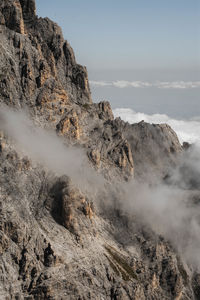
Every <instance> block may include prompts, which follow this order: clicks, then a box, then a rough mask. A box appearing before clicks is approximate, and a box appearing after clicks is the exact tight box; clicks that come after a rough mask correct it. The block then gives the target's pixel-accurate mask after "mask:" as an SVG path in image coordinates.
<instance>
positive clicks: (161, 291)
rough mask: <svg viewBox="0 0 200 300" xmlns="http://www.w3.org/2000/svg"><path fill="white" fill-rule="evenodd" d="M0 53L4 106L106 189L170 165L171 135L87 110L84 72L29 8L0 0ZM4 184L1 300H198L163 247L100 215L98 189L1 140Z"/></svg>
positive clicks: (150, 235) (174, 148) (184, 271)
mask: <svg viewBox="0 0 200 300" xmlns="http://www.w3.org/2000/svg"><path fill="white" fill-rule="evenodd" d="M0 49H1V51H0V103H2V104H4V105H7V106H9V107H14V108H15V109H21V108H23V109H24V108H26V110H28V111H29V114H30V116H31V118H32V119H33V120H34V122H35V123H36V124H39V125H40V126H42V127H44V128H50V129H51V130H54V131H56V132H57V134H58V135H60V136H62V137H63V138H64V139H66V141H68V142H69V143H71V144H73V145H79V146H81V147H82V148H83V149H85V152H86V154H87V156H88V159H89V160H90V163H91V166H92V167H93V168H94V169H95V170H96V171H97V172H99V173H101V174H103V176H104V177H105V178H106V179H107V180H108V185H109V184H111V183H112V181H114V180H118V181H121V182H122V181H128V180H130V179H131V177H133V176H135V177H136V178H139V179H140V178H144V177H145V176H146V175H147V173H148V174H149V173H150V175H152V174H157V175H159V176H164V175H165V174H166V172H167V169H168V167H169V166H172V165H175V163H176V156H177V155H178V154H179V153H180V152H181V151H182V147H181V145H180V144H179V141H178V138H177V136H176V134H175V133H174V132H173V130H172V129H171V128H170V127H169V126H168V125H165V124H163V125H155V124H147V123H144V122H140V123H138V124H133V125H130V124H128V123H125V122H123V121H122V120H120V119H114V117H113V114H112V110H111V107H110V104H109V103H108V102H105V101H104V102H100V103H98V104H96V103H93V102H92V99H91V94H90V89H89V84H88V76H87V70H86V68H85V67H83V66H81V65H79V64H77V63H76V60H75V55H74V53H73V50H72V48H71V46H70V45H69V43H68V42H67V41H65V40H64V38H63V35H62V31H61V29H60V28H59V26H58V25H57V24H55V23H54V22H52V21H51V20H49V19H48V18H44V19H43V18H38V17H37V15H36V10H35V1H34V0H2V1H1V3H0ZM164 158H165V159H164ZM147 171H148V172H147ZM0 174H1V175H0V236H1V239H0V254H1V256H0V278H1V281H0V295H1V299H58V300H59V299H77V300H78V299H79V300H80V299H82V300H83V299H99V300H100V299H101V300H102V299H113V300H114V299H118V300H119V299H123V300H126V299H138V300H142V299H177V300H178V299H195V297H196V299H199V297H200V293H199V276H198V275H193V276H192V272H191V269H190V267H189V266H187V265H186V264H185V263H184V262H183V261H182V260H181V258H180V257H179V256H178V254H177V253H176V251H175V250H174V249H173V247H172V246H171V245H170V243H169V242H167V241H165V240H164V239H163V238H162V237H161V236H157V235H156V234H155V233H154V232H152V231H151V230H150V229H149V228H144V226H143V225H142V224H140V222H139V220H136V219H134V220H131V222H130V220H128V219H127V218H126V216H124V215H123V214H122V213H121V212H120V210H119V209H118V208H117V207H116V208H115V207H109V211H108V209H107V208H105V207H101V206H98V205H97V203H101V202H102V203H104V204H105V203H106V202H108V203H109V202H110V199H108V198H107V197H110V194H109V193H107V192H106V190H105V191H101V193H100V195H98V196H96V195H91V194H84V193H83V192H81V191H80V190H79V189H78V188H77V187H76V186H75V185H74V183H73V182H72V181H71V180H70V178H69V177H68V176H67V175H68V174H65V175H64V176H61V177H58V176H57V175H56V174H54V173H52V172H49V170H48V169H46V168H44V167H42V166H41V165H38V164H37V163H36V162H33V161H30V159H29V158H28V157H25V156H24V155H23V154H21V153H19V152H18V151H17V150H16V148H15V145H14V144H13V143H12V141H11V140H10V139H9V138H8V137H7V136H6V134H5V133H4V132H1V135H0ZM114 196H115V195H114ZM114 196H113V197H114ZM97 197H98V199H96V198H97Z"/></svg>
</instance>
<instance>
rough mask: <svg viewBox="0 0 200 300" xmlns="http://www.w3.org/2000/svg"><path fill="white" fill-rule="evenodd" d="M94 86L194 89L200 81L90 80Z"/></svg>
mask: <svg viewBox="0 0 200 300" xmlns="http://www.w3.org/2000/svg"><path fill="white" fill-rule="evenodd" d="M90 85H91V86H93V87H106V86H107V87H115V88H121V89H123V88H150V87H151V88H158V89H193V88H200V81H171V82H170V81H155V82H150V81H137V80H136V81H127V80H116V81H94V80H90Z"/></svg>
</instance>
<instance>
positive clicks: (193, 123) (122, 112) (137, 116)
mask: <svg viewBox="0 0 200 300" xmlns="http://www.w3.org/2000/svg"><path fill="white" fill-rule="evenodd" d="M113 112H114V116H115V117H121V119H122V120H124V121H126V122H129V123H138V122H140V121H141V120H144V121H145V122H148V123H155V124H160V123H167V124H169V125H170V126H171V127H172V128H173V129H174V131H175V132H176V133H177V135H178V138H179V140H180V142H181V143H182V142H189V143H200V120H198V119H191V120H176V119H172V118H170V117H169V116H167V115H162V114H154V115H147V114H144V113H136V112H135V111H133V110H132V109H129V108H117V109H114V111H113Z"/></svg>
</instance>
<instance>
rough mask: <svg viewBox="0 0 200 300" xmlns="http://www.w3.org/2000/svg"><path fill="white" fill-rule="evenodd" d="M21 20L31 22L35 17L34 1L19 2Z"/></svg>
mask: <svg viewBox="0 0 200 300" xmlns="http://www.w3.org/2000/svg"><path fill="white" fill-rule="evenodd" d="M20 4H21V7H22V12H23V18H24V20H25V21H30V20H33V19H34V18H35V17H36V8H35V1H34V0H20Z"/></svg>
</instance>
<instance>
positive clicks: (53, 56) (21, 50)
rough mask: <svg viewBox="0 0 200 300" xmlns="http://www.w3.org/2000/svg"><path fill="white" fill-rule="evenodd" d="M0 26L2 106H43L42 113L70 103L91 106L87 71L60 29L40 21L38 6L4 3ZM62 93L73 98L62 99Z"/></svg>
mask: <svg viewBox="0 0 200 300" xmlns="http://www.w3.org/2000/svg"><path fill="white" fill-rule="evenodd" d="M0 24H2V26H1V33H0V34H1V52H2V55H3V58H4V59H3V61H1V70H4V72H3V73H2V74H1V83H0V84H1V101H4V102H7V103H8V102H9V103H12V104H13V105H18V106H22V105H24V104H26V105H29V106H30V105H34V106H35V105H36V104H37V105H38V109H40V108H46V106H47V105H48V106H49V107H51V106H53V105H55V106H56V105H58V104H59V103H60V102H62V101H65V102H67V98H70V100H71V101H74V102H78V103H81V104H84V103H91V96H90V90H89V85H88V78H87V70H86V68H85V67H82V66H80V65H78V64H77V63H76V61H75V57H74V53H73V50H72V48H71V47H70V45H69V44H68V43H67V41H65V40H64V39H63V36H62V32H61V29H60V28H59V27H58V25H57V24H55V23H54V22H52V21H50V20H49V19H48V18H45V19H41V18H40V19H38V18H37V17H36V15H35V2H34V1H19V0H15V1H2V2H1V4H0ZM8 29H9V30H8ZM8 79H9V80H8ZM11 79H12V80H11ZM62 90H65V91H67V95H64V96H62V92H60V91H62ZM54 91H55V92H54ZM58 91H59V92H58ZM53 92H54V95H55V97H54V98H53V99H52V98H51V96H52V93H53ZM60 94H61V95H60ZM63 97H64V99H63ZM44 103H45V104H44ZM65 104H66V103H65ZM43 106H44V107H43Z"/></svg>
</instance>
